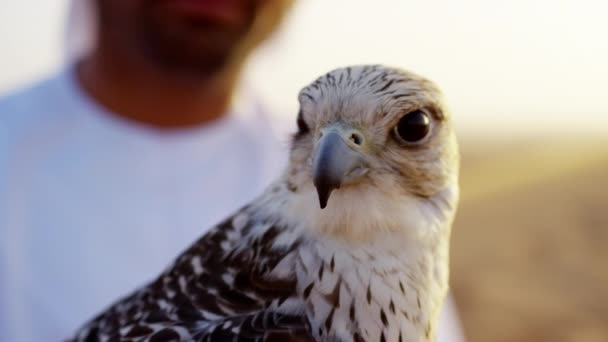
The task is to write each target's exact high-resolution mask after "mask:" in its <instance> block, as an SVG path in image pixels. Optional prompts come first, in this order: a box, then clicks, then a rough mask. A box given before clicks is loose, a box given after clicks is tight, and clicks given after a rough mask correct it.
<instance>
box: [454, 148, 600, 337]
mask: <svg viewBox="0 0 608 342" xmlns="http://www.w3.org/2000/svg"><path fill="white" fill-rule="evenodd" d="M607 146H608V144H607V142H606V141H602V140H596V141H584V140H583V141H581V140H579V141H569V142H564V141H547V140H544V141H530V142H528V143H525V144H517V143H503V144H500V143H489V144H488V143H487V142H486V143H484V144H481V143H476V142H472V141H469V143H468V144H467V143H466V142H465V143H463V146H462V153H463V159H462V177H461V186H462V197H461V204H460V209H459V213H458V216H457V219H456V223H455V226H454V230H453V235H452V253H451V255H452V269H451V270H452V277H451V282H452V283H451V285H452V290H453V293H454V296H455V300H456V302H457V305H458V309H459V311H460V315H461V320H462V323H463V326H464V330H465V333H466V335H467V337H468V340H469V341H497V342H501V341H504V342H507V341H573V342H574V341H606V340H608V267H607V266H606V264H607V262H608V249H607V248H606V244H607V243H608V212H607V211H606V209H607V207H606V205H607V203H608V192H607V190H608V183H607V182H606V176H607V175H608V147H607Z"/></svg>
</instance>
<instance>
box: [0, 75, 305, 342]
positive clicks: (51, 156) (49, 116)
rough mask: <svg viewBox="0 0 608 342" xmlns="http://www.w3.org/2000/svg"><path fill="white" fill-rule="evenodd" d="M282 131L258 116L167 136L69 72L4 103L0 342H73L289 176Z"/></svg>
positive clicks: (0, 121)
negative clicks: (118, 110) (107, 106)
mask: <svg viewBox="0 0 608 342" xmlns="http://www.w3.org/2000/svg"><path fill="white" fill-rule="evenodd" d="M252 107H254V108H255V106H252ZM294 126H295V125H294ZM274 129H275V128H274V127H273V126H272V125H270V123H269V122H268V121H267V120H266V118H265V117H264V116H263V115H261V114H260V113H256V112H255V111H252V112H251V113H239V114H238V115H237V114H231V115H228V116H227V117H226V118H224V119H221V120H220V121H218V122H215V123H212V124H211V125H208V126H205V127H200V128H193V129H187V130H182V131H180V132H173V133H159V132H158V131H154V130H152V129H150V128H145V127H143V126H140V125H137V124H133V123H131V122H127V121H125V120H122V119H119V118H118V117H116V116H114V115H112V114H110V113H108V112H106V111H105V110H104V109H103V108H101V107H99V106H98V105H96V104H95V103H94V102H93V101H92V100H90V99H89V98H88V97H87V95H85V94H84V93H83V92H82V91H81V90H80V89H79V88H78V86H77V83H76V82H75V80H74V79H72V73H71V72H70V71H66V72H64V73H62V74H61V75H59V76H58V77H56V78H54V79H51V80H49V81H46V82H44V83H42V84H39V85H37V86H35V87H33V88H31V89H28V90H26V91H24V92H21V93H19V94H15V95H13V96H10V97H8V98H5V99H2V100H0V341H59V340H61V339H64V338H66V337H68V336H69V334H71V333H73V332H74V330H75V329H76V328H77V327H78V326H80V325H81V324H83V323H84V321H86V320H88V319H90V318H92V317H93V315H95V314H96V313H98V312H99V311H101V309H103V308H104V307H106V306H108V305H109V304H110V303H112V302H113V301H115V300H116V299H118V298H119V297H121V296H123V295H126V294H128V293H129V292H131V291H132V290H134V289H135V288H137V287H139V286H142V285H144V284H145V283H146V282H148V281H150V280H152V279H153V277H155V276H157V275H158V274H160V272H161V271H162V270H163V269H164V268H165V267H166V266H167V265H168V264H169V263H170V262H171V261H172V260H173V259H174V258H175V257H176V256H177V255H178V254H179V253H180V252H181V251H182V250H184V249H185V248H186V247H187V246H188V245H190V244H191V243H192V242H193V241H195V240H196V239H197V238H199V237H200V236H201V235H202V234H204V232H205V230H206V229H207V228H210V227H211V226H212V225H213V224H216V223H218V222H219V221H220V220H222V219H224V218H225V217H227V216H228V215H229V214H231V213H232V212H233V211H234V210H236V209H238V208H239V207H240V206H242V205H244V204H246V203H247V202H248V201H250V200H252V199H253V198H254V197H255V196H257V195H259V194H260V193H261V192H262V191H263V189H264V188H265V187H266V185H267V184H269V183H270V182H271V181H272V180H273V179H274V178H275V177H277V176H278V174H279V173H280V172H281V171H282V170H283V165H284V164H285V161H286V159H285V158H284V157H285V156H286V153H285V152H286V151H287V144H286V139H285V140H284V141H283V142H280V141H277V140H275V135H274V134H273V130H274Z"/></svg>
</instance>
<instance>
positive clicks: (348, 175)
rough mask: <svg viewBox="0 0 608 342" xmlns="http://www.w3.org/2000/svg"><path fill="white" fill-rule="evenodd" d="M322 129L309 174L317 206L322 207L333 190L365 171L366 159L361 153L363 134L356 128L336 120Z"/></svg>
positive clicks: (350, 181)
mask: <svg viewBox="0 0 608 342" xmlns="http://www.w3.org/2000/svg"><path fill="white" fill-rule="evenodd" d="M321 132H322V135H321V138H320V139H319V142H318V144H317V150H316V152H315V155H314V158H313V171H312V175H313V183H314V185H315V187H316V188H317V194H318V195H319V205H320V206H321V209H324V208H325V207H326V206H327V201H328V199H329V195H330V194H331V192H332V191H333V190H335V189H338V188H340V186H341V185H345V184H348V183H352V182H353V181H354V180H356V179H357V178H359V177H361V176H363V175H364V174H365V173H366V172H367V168H366V165H367V162H366V160H365V158H364V156H363V154H362V153H361V152H360V150H361V147H362V146H363V144H364V137H363V134H361V133H360V132H359V131H357V130H356V129H353V128H352V127H350V126H346V125H344V124H341V123H336V124H333V125H330V126H328V127H326V128H324V129H323V130H322V131H321Z"/></svg>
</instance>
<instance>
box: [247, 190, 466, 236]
mask: <svg viewBox="0 0 608 342" xmlns="http://www.w3.org/2000/svg"><path fill="white" fill-rule="evenodd" d="M457 198H458V186H457V185H456V184H454V185H453V186H451V187H448V188H446V189H445V190H444V191H442V192H439V193H437V194H436V195H435V196H432V197H429V198H421V197H418V196H413V195H404V194H399V193H396V194H388V193H386V192H382V191H379V190H378V189H377V188H374V187H372V186H357V187H348V188H343V189H339V190H336V191H334V192H333V193H332V194H331V197H330V199H329V202H328V205H327V207H326V208H325V209H321V208H320V207H319V202H318V199H317V193H316V191H315V188H314V187H313V186H312V184H310V185H306V186H301V187H299V188H297V189H294V188H292V187H290V186H289V185H288V183H287V181H286V179H282V180H280V181H279V182H277V183H275V184H274V185H272V186H270V187H269V188H268V189H267V191H266V192H265V193H264V194H263V195H262V196H261V197H260V198H259V199H258V200H257V201H255V204H254V207H256V208H258V210H259V212H261V213H263V215H264V216H266V215H267V216H270V217H273V218H274V219H276V220H278V221H279V222H280V223H281V224H282V225H283V226H286V227H292V228H293V229H295V230H299V231H302V232H303V233H305V234H310V235H313V236H320V237H327V238H335V239H337V240H346V241H349V242H354V243H357V242H364V243H367V242H369V241H376V240H384V239H387V240H394V239H397V240H400V241H411V242H412V243H414V244H416V245H423V246H427V245H428V244H435V243H436V242H437V241H438V240H441V239H444V238H446V237H449V234H450V227H451V224H452V221H453V217H454V212H455V210H456V205H457Z"/></svg>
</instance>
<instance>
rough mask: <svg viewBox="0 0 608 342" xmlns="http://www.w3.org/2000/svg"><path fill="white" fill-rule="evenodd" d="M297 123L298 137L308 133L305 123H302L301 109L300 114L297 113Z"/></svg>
mask: <svg viewBox="0 0 608 342" xmlns="http://www.w3.org/2000/svg"><path fill="white" fill-rule="evenodd" d="M297 123H298V135H301V134H306V133H308V132H310V128H309V127H308V125H307V124H306V121H304V114H303V113H302V110H301V109H300V112H298V121H297Z"/></svg>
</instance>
